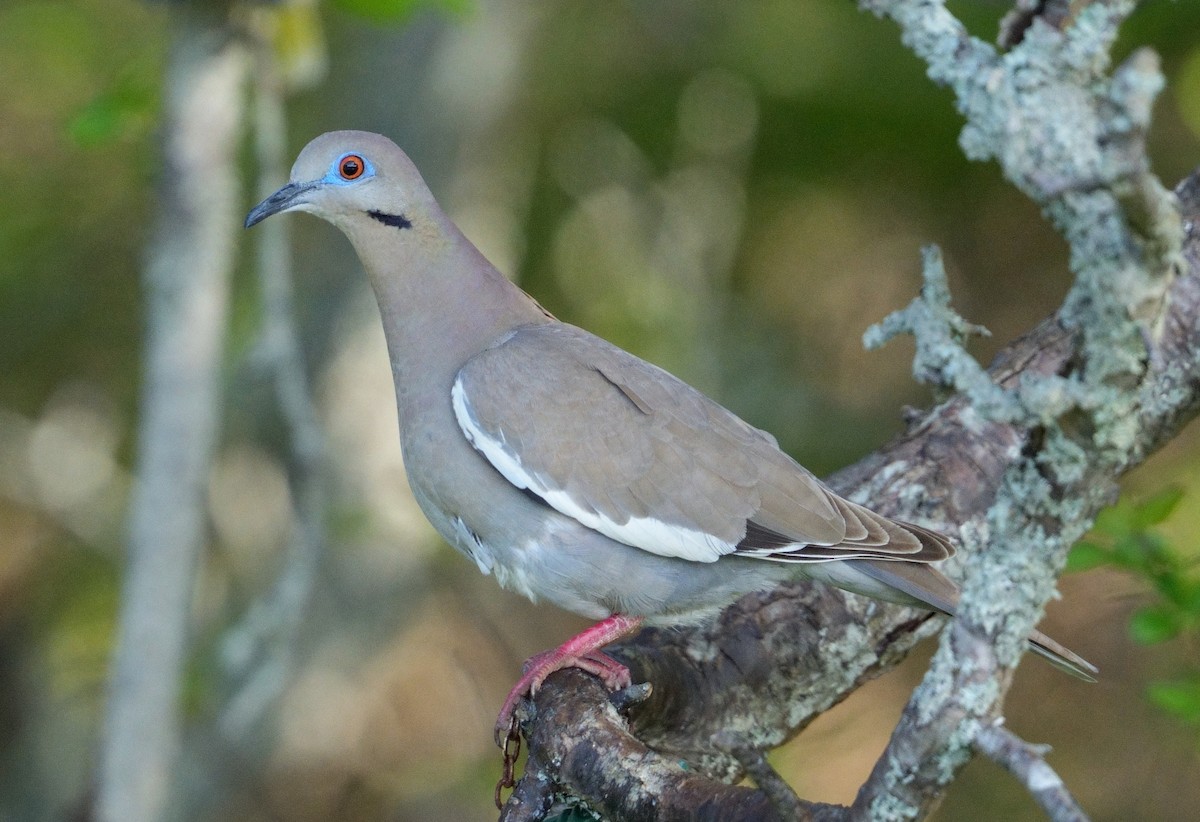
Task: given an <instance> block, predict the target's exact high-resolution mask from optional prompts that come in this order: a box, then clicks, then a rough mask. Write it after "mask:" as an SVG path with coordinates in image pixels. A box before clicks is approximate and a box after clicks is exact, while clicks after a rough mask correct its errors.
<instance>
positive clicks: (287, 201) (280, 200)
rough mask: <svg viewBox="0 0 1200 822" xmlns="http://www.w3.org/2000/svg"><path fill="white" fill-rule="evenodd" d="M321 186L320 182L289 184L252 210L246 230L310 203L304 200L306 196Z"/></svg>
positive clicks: (247, 217)
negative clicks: (275, 215)
mask: <svg viewBox="0 0 1200 822" xmlns="http://www.w3.org/2000/svg"><path fill="white" fill-rule="evenodd" d="M319 185H320V181H317V182H312V183H288V184H287V185H285V186H284V187H283V188H281V189H279V190H278V191H276V192H275V193H274V194H272V195H271V196H270V197H268V198H267V199H265V200H263V201H262V202H261V203H259V204H258V205H256V206H255V207H254V208H252V209H250V213H249V214H247V215H246V228H249V227H250V226H252V225H256V224H258V223H261V222H262V221H263V220H265V219H267V218H268V217H270V216H271V215H272V214H278V213H279V212H281V211H287V210H288V209H290V208H295V207H296V206H299V205H304V204H305V203H307V202H308V201H307V200H305V199H304V195H305V194H307V193H308V192H310V191H312V190H313V189H314V188H317V187H318V186H319Z"/></svg>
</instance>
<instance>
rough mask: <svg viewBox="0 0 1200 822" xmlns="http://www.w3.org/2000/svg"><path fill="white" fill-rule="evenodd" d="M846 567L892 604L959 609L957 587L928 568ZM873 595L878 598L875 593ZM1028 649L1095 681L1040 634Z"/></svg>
mask: <svg viewBox="0 0 1200 822" xmlns="http://www.w3.org/2000/svg"><path fill="white" fill-rule="evenodd" d="M846 564H847V565H853V566H854V567H855V569H856V570H858V571H860V572H862V573H864V574H866V575H867V576H868V577H870V578H871V579H872V580H874V581H875V582H877V583H881V584H882V585H883V586H885V587H887V588H890V589H892V590H893V591H894V592H897V593H898V594H900V596H896V597H892V599H893V601H895V602H901V603H904V604H919V605H921V606H922V607H925V608H931V609H933V610H935V611H940V612H941V613H944V614H949V615H950V616H954V611H955V609H956V608H957V606H958V586H957V585H955V584H954V582H953V581H952V580H951V579H950V578H949V577H947V576H946V575H945V574H943V573H942V572H941V571H938V570H937V569H936V568H934V567H933V566H931V565H918V564H916V563H911V562H887V561H880V560H850V561H848V562H847V563H846ZM872 593H873V595H875V596H879V593H878V591H874V592H872ZM1029 649H1030V650H1031V651H1033V652H1034V653H1035V654H1037V655H1038V656H1040V657H1042V658H1043V659H1045V660H1046V661H1048V662H1049V663H1050V664H1051V665H1053V666H1054V667H1055V668H1058V669H1059V670H1060V671H1065V672H1066V673H1068V674H1071V675H1072V676H1075V677H1078V678H1079V679H1082V680H1084V681H1085V682H1095V681H1096V674H1097V673H1099V669H1098V668H1097V667H1096V666H1095V665H1093V664H1092V663H1090V662H1088V661H1087V660H1086V659H1084V658H1083V657H1081V656H1080V655H1079V654H1077V653H1075V652H1074V651H1072V650H1071V649H1070V648H1067V647H1066V646H1064V645H1060V644H1059V643H1057V642H1055V641H1054V640H1053V639H1051V638H1050V637H1048V636H1046V635H1045V634H1043V633H1042V632H1040V631H1031V632H1030V634H1029Z"/></svg>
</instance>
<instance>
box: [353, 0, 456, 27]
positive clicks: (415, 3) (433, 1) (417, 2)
mask: <svg viewBox="0 0 1200 822" xmlns="http://www.w3.org/2000/svg"><path fill="white" fill-rule="evenodd" d="M332 3H333V5H334V6H336V7H337V8H339V9H344V10H345V11H348V12H352V13H354V14H357V15H360V16H362V17H365V18H366V19H368V20H371V21H373V22H375V23H379V24H383V25H399V24H402V23H404V22H406V21H407V20H408V19H409V18H410V17H411V16H412V15H413V14H416V13H417V12H420V11H424V10H426V9H436V10H441V11H447V12H451V13H454V14H459V15H465V14H468V13H469V12H470V11H471V10H472V9H474V7H475V1H474V0H332Z"/></svg>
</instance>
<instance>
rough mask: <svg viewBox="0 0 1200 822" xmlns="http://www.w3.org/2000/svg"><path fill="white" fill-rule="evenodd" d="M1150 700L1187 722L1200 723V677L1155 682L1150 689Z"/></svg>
mask: <svg viewBox="0 0 1200 822" xmlns="http://www.w3.org/2000/svg"><path fill="white" fill-rule="evenodd" d="M1148 693H1149V696H1150V701H1151V702H1153V703H1154V704H1156V705H1158V707H1160V708H1162V709H1163V710H1164V711H1167V712H1168V713H1172V714H1175V715H1176V716H1178V717H1180V718H1181V719H1183V720H1184V721H1185V722H1190V723H1193V724H1200V678H1193V679H1179V680H1174V681H1172V682H1155V683H1153V684H1151V685H1150V687H1149V689H1148Z"/></svg>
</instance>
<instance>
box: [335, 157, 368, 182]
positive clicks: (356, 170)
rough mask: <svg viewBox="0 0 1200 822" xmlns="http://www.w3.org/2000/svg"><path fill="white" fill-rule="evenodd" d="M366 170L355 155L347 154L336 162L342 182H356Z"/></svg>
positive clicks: (361, 161) (364, 163) (365, 166)
mask: <svg viewBox="0 0 1200 822" xmlns="http://www.w3.org/2000/svg"><path fill="white" fill-rule="evenodd" d="M366 169H367V164H366V162H365V161H364V160H363V158H362V157H359V156H358V155H357V154H347V155H346V156H345V157H343V158H342V159H340V160H338V174H339V175H341V178H342V179H343V180H357V179H358V178H359V177H361V176H362V175H363V172H364V171H366Z"/></svg>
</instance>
